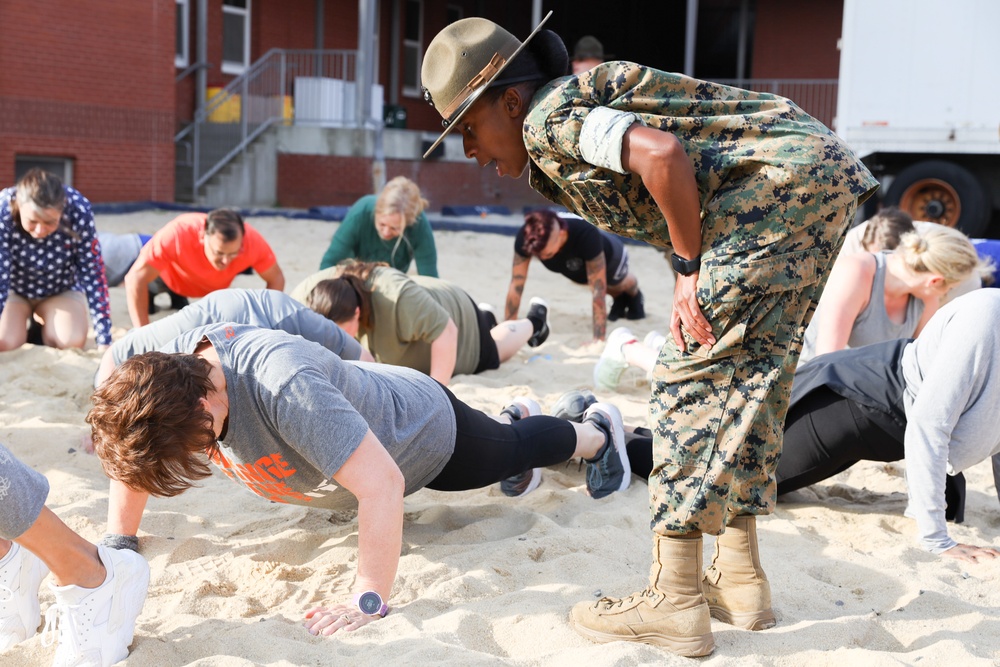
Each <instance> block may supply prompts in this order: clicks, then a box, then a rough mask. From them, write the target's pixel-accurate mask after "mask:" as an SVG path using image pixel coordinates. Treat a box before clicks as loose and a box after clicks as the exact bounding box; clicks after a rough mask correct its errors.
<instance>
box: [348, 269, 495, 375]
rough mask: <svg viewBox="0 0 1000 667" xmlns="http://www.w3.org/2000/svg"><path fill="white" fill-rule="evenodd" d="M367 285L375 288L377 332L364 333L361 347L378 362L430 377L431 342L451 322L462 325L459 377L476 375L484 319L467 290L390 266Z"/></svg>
mask: <svg viewBox="0 0 1000 667" xmlns="http://www.w3.org/2000/svg"><path fill="white" fill-rule="evenodd" d="M368 287H369V288H371V290H372V329H371V330H370V331H366V332H362V334H363V335H362V337H361V344H362V345H364V346H366V347H367V348H368V349H369V351H371V353H372V355H373V356H374V357H375V359H377V360H378V361H380V362H382V363H385V364H394V365H396V366H406V367H408V368H413V369H416V370H418V371H422V372H424V373H429V372H430V370H431V343H433V342H434V341H435V340H437V338H438V336H440V335H441V333H442V332H443V331H444V328H445V327H446V326H447V324H448V320H449V318H450V319H451V320H453V321H454V322H455V326H457V327H458V352H457V358H456V360H455V374H456V375H458V374H468V373H474V372H475V371H476V367H477V366H478V365H479V353H480V345H479V318H478V314H477V313H476V307H475V304H474V303H473V302H472V298H471V297H470V296H469V295H468V294H467V293H466V292H465V291H464V290H462V289H461V288H460V287H458V286H457V285H454V284H452V283H449V282H447V281H445V280H441V279H440V278H431V277H429V276H413V277H411V276H407V275H406V274H405V273H402V272H400V271H397V270H396V269H391V268H388V267H380V268H377V269H375V270H374V271H372V273H371V276H369V278H368Z"/></svg>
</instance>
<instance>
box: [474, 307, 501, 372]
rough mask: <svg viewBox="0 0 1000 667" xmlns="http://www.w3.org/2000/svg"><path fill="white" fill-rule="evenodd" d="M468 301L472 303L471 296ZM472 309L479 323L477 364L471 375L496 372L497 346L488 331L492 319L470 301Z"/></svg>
mask: <svg viewBox="0 0 1000 667" xmlns="http://www.w3.org/2000/svg"><path fill="white" fill-rule="evenodd" d="M469 300H470V301H472V297H471V296H470V297H469ZM472 307H473V308H475V309H476V317H477V319H478V321H479V364H478V365H477V366H476V370H475V371H473V373H482V372H483V371H492V370H496V369H497V368H500V352H499V351H498V350H497V344H496V341H495V340H493V335H492V334H490V330H491V329H493V326H494V325H493V323H492V322H491V319H493V318H491V317H490V316H489V315H488V314H486V313H485V312H483V311H481V310H479V306H477V305H476V302H475V301H472Z"/></svg>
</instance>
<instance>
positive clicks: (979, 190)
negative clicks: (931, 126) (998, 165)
mask: <svg viewBox="0 0 1000 667" xmlns="http://www.w3.org/2000/svg"><path fill="white" fill-rule="evenodd" d="M883 203H884V204H885V205H887V206H898V207H899V208H901V209H902V210H904V211H906V212H907V213H909V214H910V215H912V216H913V219H914V220H927V221H929V222H937V223H940V224H942V225H947V226H949V227H957V228H958V229H959V230H961V231H963V232H965V234H966V235H967V236H970V237H976V236H980V235H981V234H982V233H983V232H984V231H985V230H986V227H987V225H988V224H989V222H990V214H991V213H992V211H991V210H990V208H991V200H990V196H989V193H987V191H986V189H985V188H984V187H983V186H982V184H981V183H980V182H979V179H977V178H976V177H975V176H974V175H973V174H972V172H970V171H969V170H968V169H966V168H965V167H961V166H959V165H957V164H955V163H953V162H946V161H944V160H926V161H924V162H917V163H916V164H912V165H910V166H909V167H906V168H905V169H903V170H902V171H901V172H899V174H898V175H897V176H896V178H895V179H893V181H892V185H890V186H889V191H888V192H887V193H886V195H885V199H884V201H883Z"/></svg>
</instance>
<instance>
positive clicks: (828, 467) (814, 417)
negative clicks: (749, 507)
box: [775, 386, 903, 495]
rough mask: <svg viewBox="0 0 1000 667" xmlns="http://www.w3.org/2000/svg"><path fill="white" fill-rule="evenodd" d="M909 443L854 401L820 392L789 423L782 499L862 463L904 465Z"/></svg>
mask: <svg viewBox="0 0 1000 667" xmlns="http://www.w3.org/2000/svg"><path fill="white" fill-rule="evenodd" d="M902 458H903V443H902V442H900V441H899V440H897V439H895V438H893V437H892V436H890V435H889V434H888V433H886V432H885V431H884V430H883V429H881V428H879V426H878V425H877V424H875V423H874V422H873V421H872V420H871V419H869V418H868V417H867V415H866V414H865V411H864V409H863V408H861V406H859V405H858V404H857V403H855V402H854V401H852V400H850V399H848V398H844V397H843V396H840V395H839V394H836V393H834V391H833V390H831V389H829V388H827V387H825V386H824V387H819V388H818V389H816V390H815V391H812V392H810V393H809V394H807V395H806V396H804V397H803V398H802V400H800V401H798V402H797V403H796V404H795V406H794V407H793V408H792V409H790V410H789V411H788V417H787V418H786V419H785V440H784V445H783V446H782V450H781V458H780V459H778V469H777V471H776V472H775V477H777V479H778V495H781V494H782V493H788V492H789V491H795V490H796V489H801V488H803V487H805V486H809V485H810V484H815V483H816V482H821V481H823V480H824V479H827V478H829V477H833V476H834V475H836V474H837V473H839V472H843V471H844V470H847V469H848V468H850V467H851V466H852V465H854V464H855V463H857V462H858V461H899V460H901V459H902Z"/></svg>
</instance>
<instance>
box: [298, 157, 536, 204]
mask: <svg viewBox="0 0 1000 667" xmlns="http://www.w3.org/2000/svg"><path fill="white" fill-rule="evenodd" d="M371 173H372V171H371V159H370V158H360V157H335V156H328V155H294V154H290V153H281V154H279V155H278V205H279V206H289V207H293V208H309V207H312V206H347V205H350V204H353V203H354V202H355V201H356V200H357V199H358V198H359V197H363V196H364V195H367V194H371V192H372V177H371ZM395 176H406V177H407V178H410V179H412V180H413V181H414V182H415V183H417V185H419V186H420V189H421V191H422V192H423V194H424V197H426V198H427V199H428V200H429V201H430V208H431V210H440V209H441V207H442V206H469V205H484V204H498V205H503V206H508V207H509V208H510V209H511V210H512V211H520V210H521V209H522V208H523V207H524V206H528V205H530V206H541V205H544V204H546V203H547V202H546V200H544V199H543V198H542V197H541V196H540V195H539V194H537V193H536V192H534V191H533V190H531V188H530V187H529V186H528V178H527V175H525V176H524V177H522V178H520V179H517V180H514V179H511V178H500V177H499V176H497V174H496V172H495V171H494V170H492V169H485V168H480V167H478V166H477V165H475V164H472V163H464V162H425V161H421V160H387V161H386V179H387V180H388V179H390V178H394V177H395Z"/></svg>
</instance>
